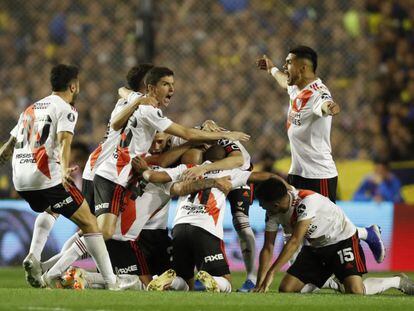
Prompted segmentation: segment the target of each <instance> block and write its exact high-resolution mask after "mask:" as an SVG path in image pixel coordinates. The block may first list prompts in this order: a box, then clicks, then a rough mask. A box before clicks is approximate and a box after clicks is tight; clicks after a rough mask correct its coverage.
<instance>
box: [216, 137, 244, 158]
mask: <svg viewBox="0 0 414 311" xmlns="http://www.w3.org/2000/svg"><path fill="white" fill-rule="evenodd" d="M217 145H219V146H222V147H223V148H224V150H225V151H226V156H227V155H229V154H230V153H232V152H233V151H241V150H240V147H239V146H238V145H237V144H236V143H235V142H232V141H230V140H228V139H219V140H218V141H217Z"/></svg>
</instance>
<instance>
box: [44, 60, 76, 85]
mask: <svg viewBox="0 0 414 311" xmlns="http://www.w3.org/2000/svg"><path fill="white" fill-rule="evenodd" d="M78 73H79V69H78V67H76V66H72V65H65V64H59V65H56V66H54V67H53V68H52V70H51V71H50V84H51V85H52V91H53V92H63V91H66V90H67V89H68V87H69V84H70V83H71V82H72V81H73V80H75V79H77V78H78Z"/></svg>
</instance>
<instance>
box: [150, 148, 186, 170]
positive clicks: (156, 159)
mask: <svg viewBox="0 0 414 311" xmlns="http://www.w3.org/2000/svg"><path fill="white" fill-rule="evenodd" d="M191 147H192V144H191V143H188V142H187V143H185V144H182V145H180V146H176V147H173V148H171V149H170V150H168V151H166V152H163V153H160V154H157V155H152V156H149V157H147V158H145V160H146V161H147V163H149V164H152V165H158V166H161V167H168V166H170V165H172V164H174V163H175V162H177V161H178V159H180V157H181V156H182V155H183V154H184V153H185V152H186V151H187V150H189V149H190V148H191Z"/></svg>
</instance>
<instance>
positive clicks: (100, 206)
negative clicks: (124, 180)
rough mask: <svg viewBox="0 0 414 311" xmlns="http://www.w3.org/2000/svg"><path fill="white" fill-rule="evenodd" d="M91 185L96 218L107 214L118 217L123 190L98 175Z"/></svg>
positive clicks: (122, 200)
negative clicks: (92, 186)
mask: <svg viewBox="0 0 414 311" xmlns="http://www.w3.org/2000/svg"><path fill="white" fill-rule="evenodd" d="M93 185H94V199H95V215H96V217H98V216H99V215H102V214H107V213H111V214H114V215H116V216H118V215H119V213H120V212H121V211H122V209H123V206H124V202H125V191H126V190H125V188H124V187H122V186H121V185H118V184H116V183H114V182H112V181H110V180H108V179H106V178H103V177H101V176H98V175H95V177H94V179H93Z"/></svg>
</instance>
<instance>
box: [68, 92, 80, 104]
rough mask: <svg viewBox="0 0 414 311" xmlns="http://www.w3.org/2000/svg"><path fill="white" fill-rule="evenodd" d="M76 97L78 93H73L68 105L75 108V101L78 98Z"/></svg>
mask: <svg viewBox="0 0 414 311" xmlns="http://www.w3.org/2000/svg"><path fill="white" fill-rule="evenodd" d="M78 95H79V92H76V93H73V96H72V100H71V102H70V103H69V104H70V105H72V106H75V103H76V99H77V98H78Z"/></svg>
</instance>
